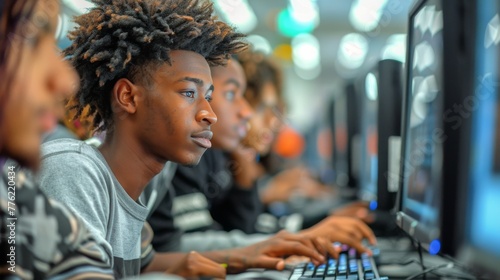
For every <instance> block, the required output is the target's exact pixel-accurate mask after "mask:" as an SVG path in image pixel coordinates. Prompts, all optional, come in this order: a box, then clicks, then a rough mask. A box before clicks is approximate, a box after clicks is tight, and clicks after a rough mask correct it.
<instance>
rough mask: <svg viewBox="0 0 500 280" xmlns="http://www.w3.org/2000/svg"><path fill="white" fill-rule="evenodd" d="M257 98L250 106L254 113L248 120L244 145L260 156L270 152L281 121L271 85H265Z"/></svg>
mask: <svg viewBox="0 0 500 280" xmlns="http://www.w3.org/2000/svg"><path fill="white" fill-rule="evenodd" d="M258 96H260V98H259V99H258V100H256V101H255V102H253V104H252V107H253V109H254V111H255V113H254V115H253V116H252V118H251V119H250V130H249V131H248V135H247V137H246V138H245V140H244V143H245V145H247V146H249V147H252V148H254V149H255V150H256V151H257V152H258V153H259V154H260V155H265V154H267V153H269V151H270V150H271V147H272V144H273V142H274V139H275V137H276V135H277V133H278V132H279V130H280V128H281V126H282V124H283V119H282V113H281V109H280V102H279V98H278V92H277V89H276V87H275V86H274V85H273V83H271V82H269V83H266V84H265V85H264V86H263V87H262V93H261V94H260V95H258Z"/></svg>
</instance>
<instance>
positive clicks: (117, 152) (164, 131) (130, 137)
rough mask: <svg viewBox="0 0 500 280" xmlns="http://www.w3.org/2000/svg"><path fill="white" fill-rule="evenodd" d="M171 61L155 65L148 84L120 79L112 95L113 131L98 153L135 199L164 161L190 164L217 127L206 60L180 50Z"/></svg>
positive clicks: (207, 142) (198, 156) (208, 142)
mask: <svg viewBox="0 0 500 280" xmlns="http://www.w3.org/2000/svg"><path fill="white" fill-rule="evenodd" d="M171 56H172V66H170V65H168V64H167V63H165V64H163V65H162V66H160V67H159V68H158V69H157V70H156V71H155V73H154V75H153V80H154V81H153V83H152V85H149V86H147V85H146V86H144V85H137V84H133V83H132V82H131V81H129V80H128V79H120V80H119V81H118V82H117V83H116V84H115V86H114V89H113V92H112V106H113V108H118V109H117V112H116V113H115V116H114V123H115V126H114V129H113V131H110V132H108V134H107V137H106V141H105V142H104V143H103V145H102V146H101V148H100V151H101V153H102V154H103V155H104V158H105V159H106V161H107V162H108V164H109V166H110V167H111V169H112V170H113V173H114V174H115V176H116V178H117V179H118V181H119V182H120V184H121V185H122V187H123V188H124V189H125V191H126V192H127V193H128V194H129V195H130V197H132V198H133V199H135V200H136V199H137V198H138V197H139V195H140V194H141V193H142V191H143V190H144V187H145V186H146V185H147V183H148V182H149V181H150V180H151V179H152V178H153V177H154V176H155V175H156V174H158V173H159V172H160V171H161V170H162V169H163V167H164V165H165V163H166V162H167V161H168V160H170V161H174V162H178V163H180V164H184V165H196V164H197V163H198V162H199V161H200V158H201V156H202V155H203V153H204V152H205V151H206V149H207V148H209V147H210V146H211V142H210V138H211V137H212V134H213V133H212V132H211V130H210V126H211V125H212V124H214V123H216V122H217V117H216V115H215V114H214V112H213V111H212V108H211V107H210V104H209V99H210V98H211V95H212V91H213V84H212V78H211V75H210V68H209V66H208V63H207V62H206V60H205V59H204V58H203V57H202V56H201V55H199V54H197V53H194V52H189V51H181V50H178V51H172V52H171ZM203 145H204V146H203ZM172 146H175V149H172Z"/></svg>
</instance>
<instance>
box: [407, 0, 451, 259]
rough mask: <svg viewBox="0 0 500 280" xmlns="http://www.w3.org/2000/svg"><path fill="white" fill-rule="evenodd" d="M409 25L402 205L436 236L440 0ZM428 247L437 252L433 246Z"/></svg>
mask: <svg viewBox="0 0 500 280" xmlns="http://www.w3.org/2000/svg"><path fill="white" fill-rule="evenodd" d="M410 29H411V30H410V33H409V34H410V36H409V52H410V53H409V58H410V60H409V61H408V67H407V68H408V71H409V73H408V76H407V77H408V83H407V87H408V88H407V90H406V95H407V96H406V98H407V104H406V106H407V108H406V117H405V120H406V123H405V125H404V127H405V130H406V131H405V132H406V133H405V134H406V140H405V143H404V147H403V148H404V149H405V151H404V155H405V158H404V161H405V169H404V177H403V190H402V191H403V199H402V210H403V212H404V213H405V214H406V215H408V216H410V217H411V218H413V219H414V220H415V221H417V222H418V224H419V226H420V227H421V228H424V229H426V230H425V232H426V233H427V234H428V236H429V237H428V238H430V239H431V240H433V239H438V238H439V236H440V230H439V228H440V226H439V225H440V222H441V221H440V207H441V205H440V201H441V185H440V183H439V182H440V180H441V168H442V162H441V161H442V145H441V144H440V143H439V142H437V141H433V134H434V132H435V131H436V130H437V129H439V128H441V127H442V117H443V112H442V103H443V88H442V84H443V74H442V69H443V65H442V64H443V59H442V56H443V32H442V29H443V12H442V6H441V1H437V0H429V1H425V2H424V3H423V4H422V5H421V6H420V7H419V9H418V10H417V11H416V12H415V13H414V16H413V17H412V19H411V20H410ZM438 250H439V248H438ZM429 251H430V252H431V253H437V251H436V252H433V249H432V246H431V249H430V250H429Z"/></svg>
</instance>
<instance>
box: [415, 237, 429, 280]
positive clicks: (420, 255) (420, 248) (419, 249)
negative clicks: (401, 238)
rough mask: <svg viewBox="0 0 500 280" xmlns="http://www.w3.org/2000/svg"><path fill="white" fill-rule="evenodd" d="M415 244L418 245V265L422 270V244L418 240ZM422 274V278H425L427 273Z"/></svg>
mask: <svg viewBox="0 0 500 280" xmlns="http://www.w3.org/2000/svg"><path fill="white" fill-rule="evenodd" d="M417 246H418V258H419V260H420V265H421V266H422V271H426V268H425V264H424V257H423V254H422V244H421V243H420V242H417ZM423 276H424V280H426V279H427V273H424V274H423Z"/></svg>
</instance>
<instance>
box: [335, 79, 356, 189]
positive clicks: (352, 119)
mask: <svg viewBox="0 0 500 280" xmlns="http://www.w3.org/2000/svg"><path fill="white" fill-rule="evenodd" d="M356 99H357V98H356V92H355V87H354V83H352V82H349V83H347V85H346V87H345V91H344V92H341V93H340V94H338V95H337V96H336V97H335V99H334V107H333V113H334V122H333V123H334V130H333V151H334V169H335V182H336V184H337V185H338V186H339V187H341V188H343V189H344V190H346V191H345V192H343V193H342V194H343V195H344V196H347V197H351V196H353V195H355V192H353V193H352V194H351V191H350V190H353V189H355V188H356V187H357V179H356V177H355V176H354V174H353V169H352V161H353V138H354V136H355V135H357V134H359V123H358V122H359V117H358V110H357V101H356Z"/></svg>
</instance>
